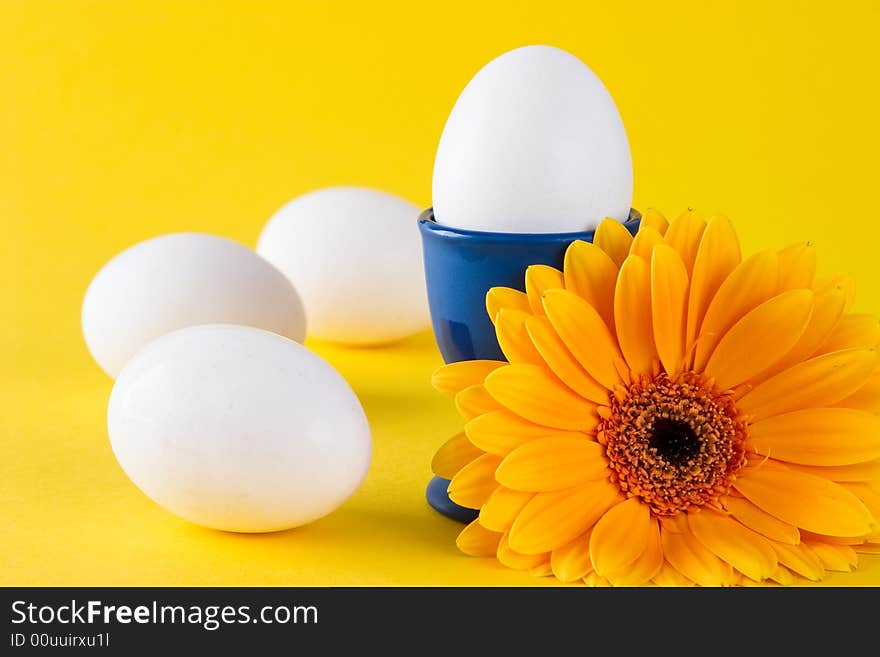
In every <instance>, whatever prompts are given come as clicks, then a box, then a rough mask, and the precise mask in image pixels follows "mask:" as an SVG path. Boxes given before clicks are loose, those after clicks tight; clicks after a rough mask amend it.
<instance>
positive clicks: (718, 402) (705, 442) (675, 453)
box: [597, 372, 747, 516]
mask: <svg viewBox="0 0 880 657" xmlns="http://www.w3.org/2000/svg"><path fill="white" fill-rule="evenodd" d="M601 415H602V420H601V422H600V424H599V431H598V434H597V436H598V439H599V442H600V443H601V444H602V445H604V446H605V454H606V456H607V457H608V465H609V468H610V470H611V479H612V481H614V482H615V483H616V484H617V485H618V486H619V487H620V491H621V492H622V493H623V494H624V495H626V496H628V497H639V498H641V499H642V501H644V502H645V504H647V505H648V506H650V507H651V511H652V512H653V513H654V515H655V516H674V515H676V514H678V513H681V512H682V511H688V510H690V509H697V508H699V507H702V506H705V505H707V504H711V505H715V506H717V505H718V504H720V502H719V499H720V498H721V497H722V496H724V495H726V494H727V492H728V491H729V490H730V487H731V485H732V484H733V480H734V479H735V478H736V475H737V473H738V472H739V470H740V469H742V467H743V466H744V465H745V440H746V432H747V426H746V422H745V418H744V417H742V416H741V415H740V413H739V411H738V410H737V408H736V404H735V403H734V400H733V397H732V396H731V395H730V394H729V393H724V392H719V391H717V390H715V389H714V388H713V387H712V386H711V384H710V383H707V382H705V381H704V380H703V379H702V377H700V376H699V375H698V374H694V373H691V372H686V373H684V374H680V375H678V376H677V377H675V378H674V379H670V378H669V377H668V376H667V375H666V374H659V375H657V376H654V377H642V378H639V379H637V380H636V381H634V382H633V383H632V384H630V385H629V386H628V388H627V389H626V390H625V391H624V390H620V391H618V393H617V394H615V395H614V397H613V398H612V400H611V404H610V406H609V408H608V409H607V412H603V413H602V414H601Z"/></svg>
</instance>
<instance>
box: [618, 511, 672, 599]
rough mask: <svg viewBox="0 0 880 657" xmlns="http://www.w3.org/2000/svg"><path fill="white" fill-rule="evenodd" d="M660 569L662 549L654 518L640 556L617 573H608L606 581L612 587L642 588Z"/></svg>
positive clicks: (661, 565)
mask: <svg viewBox="0 0 880 657" xmlns="http://www.w3.org/2000/svg"><path fill="white" fill-rule="evenodd" d="M662 567H663V548H662V547H661V545H660V526H659V523H658V522H657V520H656V519H655V518H651V521H650V524H649V529H648V537H647V541H646V543H645V549H644V551H643V552H642V554H641V555H639V556H638V557H637V558H636V560H635V561H633V562H632V563H631V564H629V565H627V566H624V567H623V568H622V569H621V570H620V571H619V572H615V573H609V574H608V581H610V582H611V583H612V584H614V586H642V585H643V584H647V583H648V582H650V581H651V579H653V578H654V576H655V575H656V574H657V573H659V572H660V569H661V568H662Z"/></svg>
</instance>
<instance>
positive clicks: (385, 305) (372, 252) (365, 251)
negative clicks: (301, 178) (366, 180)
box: [257, 187, 430, 345]
mask: <svg viewBox="0 0 880 657" xmlns="http://www.w3.org/2000/svg"><path fill="white" fill-rule="evenodd" d="M418 215H419V208H418V207H416V206H415V205H413V204H412V203H409V202H407V201H404V200H403V199H400V198H398V197H396V196H392V195H391V194H386V193H384V192H378V191H375V190H372V189H364V188H360V187H330V188H327V189H321V190H318V191H314V192H311V193H308V194H305V195H303V196H300V197H298V198H296V199H294V200H293V201H291V202H290V203H288V204H287V205H285V206H284V207H282V208H281V209H280V210H278V212H276V213H275V215H274V216H273V217H272V218H271V219H270V220H269V222H268V223H267V224H266V227H265V228H264V229H263V232H262V233H261V234H260V239H259V241H258V243H257V252H258V253H259V254H260V255H262V256H263V257H265V258H266V259H267V260H269V261H270V262H272V263H273V264H274V265H275V266H276V267H278V269H280V270H281V271H282V272H284V273H285V274H286V275H287V277H288V278H289V279H290V281H291V282H292V283H293V284H294V286H295V287H296V289H297V291H298V292H299V293H300V296H301V297H302V300H303V304H304V305H305V308H306V316H307V317H308V318H309V335H310V336H314V337H316V338H320V339H323V340H330V341H333V342H342V343H348V344H362V345H363V344H380V343H384V342H391V341H394V340H398V339H400V338H403V337H406V336H408V335H412V334H413V333H417V332H419V331H422V330H424V329H427V328H428V326H429V325H430V316H429V314H428V297H427V291H426V289H425V273H424V269H423V267H424V265H423V262H422V246H421V241H420V238H419V231H418Z"/></svg>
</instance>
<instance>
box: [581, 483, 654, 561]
mask: <svg viewBox="0 0 880 657" xmlns="http://www.w3.org/2000/svg"><path fill="white" fill-rule="evenodd" d="M652 522H654V521H653V519H652V518H651V512H650V510H649V509H648V506H647V505H646V504H644V503H642V501H641V500H640V499H639V498H637V497H630V498H629V499H627V500H624V501H623V502H620V503H619V504H618V505H616V506H614V507H612V508H611V509H610V510H609V511H607V512H606V513H605V515H603V516H602V517H601V518H600V519H599V521H598V522H597V523H596V526H595V527H594V528H593V534H592V535H591V536H590V560H591V561H592V562H593V568H595V570H596V573H597V574H598V575H601V576H603V577H605V576H606V574H607V573H619V572H620V571H621V569H622V568H624V567H626V566H628V565H629V564H631V563H633V562H634V561H635V560H636V559H638V558H639V557H640V556H641V554H642V552H644V551H645V546H646V545H647V544H648V535H649V533H650V532H651V523H652Z"/></svg>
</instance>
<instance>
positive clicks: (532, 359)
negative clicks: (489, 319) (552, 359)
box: [495, 308, 544, 367]
mask: <svg viewBox="0 0 880 657" xmlns="http://www.w3.org/2000/svg"><path fill="white" fill-rule="evenodd" d="M529 317H531V314H529V313H524V312H522V311H521V310H509V309H507V308H502V309H501V310H499V311H498V314H497V315H495V337H496V338H498V346H499V347H501V351H502V352H504V356H505V357H506V358H507V360H508V361H510V362H511V363H526V364H531V365H538V366H540V367H544V359H543V358H541V354H539V353H538V350H537V349H535V345H534V344H532V339H531V338H530V337H529V334H528V333H527V332H526V320H527V319H528V318H529Z"/></svg>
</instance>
